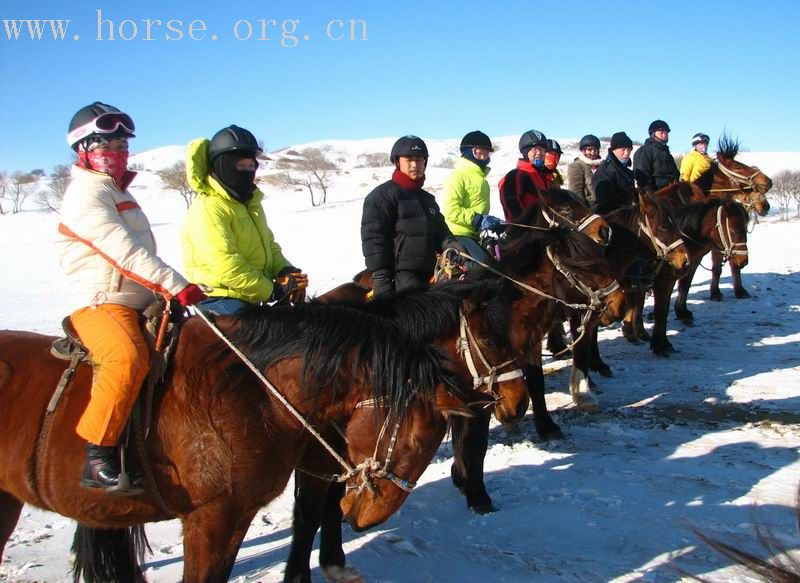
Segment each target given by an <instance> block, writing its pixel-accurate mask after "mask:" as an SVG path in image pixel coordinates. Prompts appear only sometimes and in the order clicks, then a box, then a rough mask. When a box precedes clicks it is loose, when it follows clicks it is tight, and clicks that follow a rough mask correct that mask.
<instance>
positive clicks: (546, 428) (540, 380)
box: [523, 346, 564, 440]
mask: <svg viewBox="0 0 800 583" xmlns="http://www.w3.org/2000/svg"><path fill="white" fill-rule="evenodd" d="M537 348H538V349H539V351H540V352H541V346H538V347H537ZM523 372H524V373H525V384H526V385H527V386H528V394H529V395H530V397H531V409H532V410H533V425H534V427H535V428H536V433H537V435H538V436H539V437H540V438H541V439H544V440H548V439H561V438H562V437H564V434H563V433H562V432H561V428H560V427H559V426H558V424H557V423H556V422H555V421H553V418H552V417H550V412H549V411H548V410H547V400H546V399H545V396H544V390H545V387H544V370H543V369H542V363H541V362H537V363H525V365H524V367H523Z"/></svg>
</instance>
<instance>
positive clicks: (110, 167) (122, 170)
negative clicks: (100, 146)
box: [78, 150, 128, 190]
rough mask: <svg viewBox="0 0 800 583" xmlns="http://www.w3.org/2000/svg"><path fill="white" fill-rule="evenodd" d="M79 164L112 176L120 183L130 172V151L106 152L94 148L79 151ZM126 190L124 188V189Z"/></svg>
mask: <svg viewBox="0 0 800 583" xmlns="http://www.w3.org/2000/svg"><path fill="white" fill-rule="evenodd" d="M78 165H79V166H82V167H84V168H86V169H88V170H94V171H95V172H102V173H104V174H108V175H109V176H111V177H112V178H113V179H114V180H115V181H116V183H117V184H118V185H120V184H122V183H123V182H124V178H125V174H126V173H127V172H128V152H105V151H101V150H92V151H90V152H86V151H83V150H82V151H80V152H78ZM123 190H124V189H123Z"/></svg>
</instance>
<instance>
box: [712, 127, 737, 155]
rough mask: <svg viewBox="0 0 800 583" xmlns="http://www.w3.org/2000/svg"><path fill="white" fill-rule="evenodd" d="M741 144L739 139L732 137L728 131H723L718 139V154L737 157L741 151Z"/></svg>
mask: <svg viewBox="0 0 800 583" xmlns="http://www.w3.org/2000/svg"><path fill="white" fill-rule="evenodd" d="M740 145H741V144H740V142H739V140H737V139H736V138H732V137H731V136H729V135H728V134H727V133H726V132H722V135H721V136H720V137H719V140H718V141H717V156H722V157H723V158H727V159H728V160H733V159H734V158H736V154H738V153H739V146H740Z"/></svg>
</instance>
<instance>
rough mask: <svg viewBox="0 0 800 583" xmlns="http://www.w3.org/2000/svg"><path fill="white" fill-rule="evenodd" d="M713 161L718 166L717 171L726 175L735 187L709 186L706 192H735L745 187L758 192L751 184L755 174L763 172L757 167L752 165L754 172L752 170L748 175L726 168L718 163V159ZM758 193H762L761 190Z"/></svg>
mask: <svg viewBox="0 0 800 583" xmlns="http://www.w3.org/2000/svg"><path fill="white" fill-rule="evenodd" d="M714 162H715V163H716V165H717V168H719V171H720V172H722V173H723V174H724V175H725V176H726V178H727V179H728V180H730V182H731V184H732V185H735V186H736V188H711V189H709V191H708V192H737V191H740V190H741V191H742V192H744V189H745V188H749V189H750V190H752V191H753V192H760V191H759V190H758V188H756V185H755V184H753V181H754V180H755V178H756V176H758V175H759V174H761V175H763V174H764V173H763V172H761V170H760V169H759V168H756V167H755V166H753V169H754V170H755V172H753V173H752V174H751V175H749V176H746V175H744V174H740V173H738V172H735V171H734V170H731V169H730V168H726V167H725V166H724V165H723V164H721V163H720V161H719V160H718V159H717V160H714ZM760 193H761V194H764V193H762V192H760Z"/></svg>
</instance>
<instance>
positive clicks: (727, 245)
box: [716, 205, 748, 261]
mask: <svg viewBox="0 0 800 583" xmlns="http://www.w3.org/2000/svg"><path fill="white" fill-rule="evenodd" d="M722 209H723V206H722V205H720V206H719V207H717V224H716V227H717V232H718V233H719V240H720V243H721V244H722V249H720V251H721V253H722V257H723V260H724V261H727V260H729V259H730V258H731V257H733V256H734V255H747V254H748V252H747V249H744V250H741V249H735V247H747V243H734V242H733V237H731V223H730V218H729V217H728V216H727V215H726V216H725V228H723V227H722Z"/></svg>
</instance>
